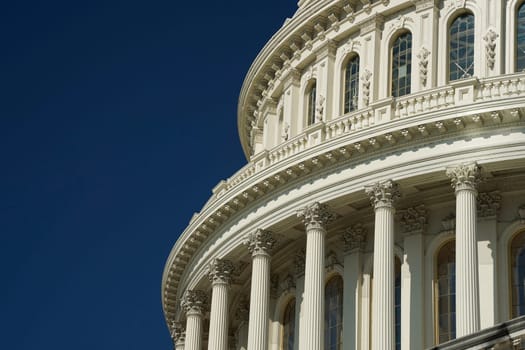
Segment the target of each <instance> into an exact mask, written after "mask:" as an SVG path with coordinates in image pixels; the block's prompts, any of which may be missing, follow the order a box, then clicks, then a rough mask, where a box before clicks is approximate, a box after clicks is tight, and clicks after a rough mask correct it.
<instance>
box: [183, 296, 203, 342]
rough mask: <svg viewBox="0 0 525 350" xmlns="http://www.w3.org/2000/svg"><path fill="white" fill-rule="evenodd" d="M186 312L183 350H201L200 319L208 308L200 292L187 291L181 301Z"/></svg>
mask: <svg viewBox="0 0 525 350" xmlns="http://www.w3.org/2000/svg"><path fill="white" fill-rule="evenodd" d="M181 306H182V308H183V309H184V310H185V311H186V338H185V345H184V349H185V350H202V318H203V315H204V311H205V310H206V309H207V307H208V297H207V295H206V293H204V292H203V291H201V290H188V291H186V293H185V294H184V296H183V298H182V301H181Z"/></svg>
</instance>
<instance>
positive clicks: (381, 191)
mask: <svg viewBox="0 0 525 350" xmlns="http://www.w3.org/2000/svg"><path fill="white" fill-rule="evenodd" d="M365 192H366V194H367V195H369V196H370V201H371V202H372V206H373V207H374V209H377V208H382V207H389V208H393V207H394V202H395V201H396V200H397V199H398V198H399V197H401V192H400V191H399V185H398V184H397V183H396V182H394V181H392V180H385V181H379V182H376V183H374V184H372V185H368V186H365Z"/></svg>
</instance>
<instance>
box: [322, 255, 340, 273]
mask: <svg viewBox="0 0 525 350" xmlns="http://www.w3.org/2000/svg"><path fill="white" fill-rule="evenodd" d="M325 261H326V267H327V268H328V270H333V269H334V268H335V267H336V266H341V267H342V265H341V263H340V262H339V259H337V254H336V253H335V252H334V251H333V250H331V251H330V252H329V253H328V255H327V256H326V258H325Z"/></svg>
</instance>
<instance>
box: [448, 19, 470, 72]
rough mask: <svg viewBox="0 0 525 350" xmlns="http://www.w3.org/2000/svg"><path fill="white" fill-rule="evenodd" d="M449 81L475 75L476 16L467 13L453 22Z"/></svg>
mask: <svg viewBox="0 0 525 350" xmlns="http://www.w3.org/2000/svg"><path fill="white" fill-rule="evenodd" d="M449 40H450V41H449V80H450V81H453V80H458V79H464V78H468V77H471V76H472V75H473V74H474V15H472V14H470V13H466V14H464V15H461V16H459V17H458V18H456V19H455V20H454V22H452V25H451V26H450V30H449Z"/></svg>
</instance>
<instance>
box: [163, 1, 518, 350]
mask: <svg viewBox="0 0 525 350" xmlns="http://www.w3.org/2000/svg"><path fill="white" fill-rule="evenodd" d="M523 4H524V1H523V0H522V1H518V0H508V1H504V0H444V1H437V0H383V1H368V0H360V1H349V0H343V1H333V0H324V1H308V0H301V1H299V4H298V5H299V9H298V10H297V12H296V13H295V14H294V16H293V17H292V18H291V19H289V20H287V21H286V22H285V24H284V25H283V27H282V28H281V29H280V30H279V31H278V32H277V33H276V34H275V35H274V36H273V37H272V38H271V39H270V41H269V42H268V43H267V44H266V46H265V47H264V48H263V49H262V50H261V52H260V54H259V55H258V56H257V58H256V59H255V61H254V63H253V65H252V67H251V68H250V70H249V71H248V74H247V76H246V79H245V81H244V84H243V87H242V89H241V94H240V98H239V108H238V127H239V134H240V138H241V143H242V146H243V149H244V151H245V154H246V156H247V159H248V163H247V165H246V166H244V167H243V168H242V169H240V170H239V171H238V172H237V173H236V174H234V175H233V176H232V177H230V178H229V179H227V180H224V181H221V182H220V183H219V184H218V185H217V186H216V187H215V188H214V189H213V194H212V196H211V198H210V199H209V201H208V202H207V203H206V204H205V206H204V207H203V208H202V210H201V211H200V213H198V214H196V215H195V216H194V217H193V218H192V220H191V222H190V224H189V226H188V227H187V229H186V230H185V231H184V232H183V233H182V234H181V236H180V238H179V240H178V241H177V242H176V244H175V246H174V247H173V249H172V251H171V253H170V256H169V257H168V260H167V263H166V267H165V270H164V274H163V281H162V302H163V307H164V312H165V316H166V320H167V323H168V325H169V327H170V330H171V331H172V336H173V339H174V344H175V347H176V349H199V350H200V349H202V348H204V347H205V346H206V347H207V348H208V349H249V350H256V349H257V350H266V349H272V350H278V349H289V348H288V347H286V346H285V345H284V344H283V342H284V339H283V338H284V333H286V332H288V330H289V329H291V328H286V326H285V325H284V324H283V323H285V321H284V314H285V309H286V307H287V305H289V303H290V302H291V301H292V300H295V304H294V305H295V317H294V319H295V327H294V328H293V329H292V330H293V334H294V337H293V338H294V343H293V347H294V349H301V350H302V349H312V350H319V349H324V348H325V333H326V332H327V329H325V327H327V326H325V313H326V312H328V311H327V309H326V306H325V298H326V295H325V286H326V284H327V282H328V281H330V280H331V279H332V278H333V277H334V276H340V277H341V278H342V280H343V289H342V290H343V292H342V334H341V335H340V339H341V340H340V342H342V348H344V349H359V350H365V349H366V350H369V349H374V350H388V349H402V350H408V349H417V350H420V349H424V348H430V347H432V346H435V345H437V344H439V343H440V342H441V340H440V334H441V333H440V332H441V331H440V330H439V329H438V328H439V325H438V324H441V323H440V322H441V321H440V319H439V318H440V317H441V316H440V315H441V313H440V312H441V311H439V310H438V309H439V308H440V307H442V306H440V305H441V304H439V300H438V294H439V293H441V291H439V292H438V282H437V281H438V279H439V277H438V274H439V272H438V271H437V267H438V262H437V260H438V253H439V252H440V251H441V248H442V247H443V246H444V245H445V244H447V243H449V242H451V241H454V244H453V246H454V247H455V248H454V251H455V261H454V264H455V270H454V274H455V275H454V276H455V287H454V288H455V289H454V292H455V299H454V300H455V309H454V315H453V316H450V315H449V316H447V317H449V320H450V317H453V321H454V323H455V331H454V332H455V335H454V336H453V337H461V336H468V335H469V334H473V333H475V332H478V331H480V330H483V329H487V328H488V327H491V326H494V325H496V324H498V323H501V322H505V321H508V320H510V319H512V318H513V317H514V316H513V314H512V312H511V302H512V300H511V299H512V298H511V288H512V287H511V279H512V276H511V275H512V272H511V270H510V261H511V256H510V255H511V250H510V244H511V241H512V240H513V238H514V237H516V235H517V234H518V233H520V232H522V231H525V115H524V113H525V73H524V72H521V71H518V68H517V67H518V58H517V57H518V55H519V54H518V49H519V47H520V42H519V41H518V39H519V38H520V36H519V35H518V30H517V25H518V24H517V23H518V21H519V19H518V17H517V12H518V10H519V9H520V8H521V7H522V6H524V5H523ZM465 14H469V15H471V16H473V22H472V23H473V31H472V33H473V38H474V39H473V45H472V49H473V52H474V55H473V57H472V61H471V62H470V61H469V64H468V65H465V66H459V65H458V67H459V69H461V70H462V71H464V72H465V74H464V75H465V76H464V77H462V78H461V79H457V80H453V81H451V79H450V70H451V69H454V67H452V65H451V62H452V61H451V60H452V58H451V50H452V49H451V48H450V35H452V34H449V32H450V28H451V25H452V24H453V22H454V21H455V20H456V19H457V18H459V17H458V16H463V15H465ZM407 33H408V34H410V40H411V47H410V51H411V59H410V60H411V61H410V63H411V64H409V65H406V66H403V67H401V66H400V67H401V68H402V69H403V70H402V69H401V68H400V70H399V71H400V72H401V71H402V73H399V74H400V75H402V76H403V77H407V78H408V79H409V80H408V81H409V83H408V87H409V89H408V91H409V93H406V94H402V95H399V96H398V97H394V96H393V95H394V93H393V86H394V85H395V84H394V83H393V80H394V76H393V73H392V72H393V65H394V61H395V60H396V58H395V57H394V56H395V55H394V53H393V52H394V51H393V46H394V45H395V42H396V40H398V38H399V37H400V36H401V35H405V34H407ZM520 40H521V39H520ZM524 40H525V39H524ZM355 57H359V69H358V75H357V76H358V80H356V82H357V86H358V88H356V90H355V91H357V93H356V94H354V95H352V93H350V95H352V98H353V102H354V103H355V105H356V106H357V108H355V109H354V110H351V111H347V112H345V102H346V100H345V99H346V97H345V96H346V95H345V94H346V93H347V91H346V88H345V84H346V81H347V79H348V78H347V76H346V75H345V71H346V70H347V69H348V68H347V67H348V66H347V64H348V62H349V60H351V59H353V58H355ZM396 62H397V61H396ZM405 67H408V69H410V71H408V72H407V71H406V69H405ZM451 67H452V68H451ZM467 71H468V72H471V73H472V74H467V73H468V72H467ZM460 73H461V72H460ZM396 79H397V78H396ZM405 83H406V82H405ZM312 91H314V92H313V95H312ZM314 101H315V103H314ZM396 259H398V262H399V271H398V272H396V271H397V270H396V267H395V261H396ZM396 276H397V277H396ZM396 278H397V279H398V280H399V290H400V296H399V298H397V299H399V303H398V302H397V301H396V300H397V299H396V297H395V283H397V282H396ZM524 297H525V296H524ZM397 304H400V305H397ZM396 307H399V310H400V316H399V321H396V315H397V313H396V312H399V311H395V310H398V309H396ZM440 310H442V309H440ZM396 322H398V323H400V326H399V327H398V328H395V327H394V324H395V323H396ZM285 328H286V329H285ZM396 329H397V330H398V332H400V333H398V334H397V335H396ZM287 334H288V333H287ZM396 344H397V345H396ZM462 344H466V343H462ZM458 348H459V347H458ZM327 350H328V349H327Z"/></svg>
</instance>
